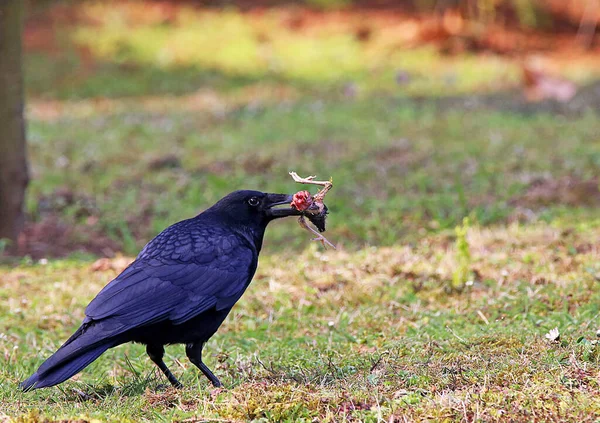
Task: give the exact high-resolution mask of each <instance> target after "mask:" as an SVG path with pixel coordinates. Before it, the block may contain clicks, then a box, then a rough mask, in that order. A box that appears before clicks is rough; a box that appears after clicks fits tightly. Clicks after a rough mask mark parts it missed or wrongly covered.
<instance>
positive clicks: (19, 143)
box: [0, 0, 29, 241]
mask: <svg viewBox="0 0 600 423" xmlns="http://www.w3.org/2000/svg"><path fill="white" fill-rule="evenodd" d="M23 8H24V6H23V0H0V238H8V239H9V240H11V241H16V240H17V237H18V235H19V232H20V231H21V229H22V228H23V221H24V216H23V201H24V198H25V188H26V187H27V183H28V181H29V177H28V171H27V152H26V145H25V119H24V117H23V74H22V69H21V49H22V47H21V32H22V31H21V30H22V19H23Z"/></svg>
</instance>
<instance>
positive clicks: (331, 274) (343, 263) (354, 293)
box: [0, 222, 600, 421]
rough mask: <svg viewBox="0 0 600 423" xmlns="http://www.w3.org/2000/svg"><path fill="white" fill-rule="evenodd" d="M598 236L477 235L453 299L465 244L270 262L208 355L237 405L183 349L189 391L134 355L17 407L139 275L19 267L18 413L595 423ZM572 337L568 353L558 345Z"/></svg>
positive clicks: (10, 338)
mask: <svg viewBox="0 0 600 423" xmlns="http://www.w3.org/2000/svg"><path fill="white" fill-rule="evenodd" d="M289 223H291V222H289ZM598 235H599V233H598V231H597V230H595V231H574V232H572V233H570V234H568V235H565V234H564V233H563V231H562V230H559V229H553V228H550V227H548V226H547V225H545V224H538V225H532V226H527V227H523V226H519V225H511V226H508V227H501V228H494V229H485V228H481V227H475V228H471V229H469V230H468V235H467V239H468V242H469V245H470V248H471V253H472V268H473V269H474V271H475V272H476V274H477V277H476V279H475V281H474V284H473V285H472V286H470V287H468V289H467V290H465V291H463V292H462V293H461V294H450V295H449V294H448V285H449V284H450V283H451V282H450V281H451V279H452V272H453V268H454V266H455V256H454V252H453V250H452V249H451V248H448V245H449V243H451V241H452V240H451V238H449V237H448V236H442V235H437V236H429V237H426V238H425V239H423V242H422V243H420V244H419V245H415V246H413V247H409V246H395V247H390V248H385V247H378V248H371V249H366V250H362V251H358V252H348V251H338V252H322V251H320V250H319V249H317V248H311V249H308V250H306V251H304V252H303V253H302V254H300V255H299V256H286V255H270V256H267V257H265V259H264V260H263V261H262V263H261V267H260V269H259V271H258V274H257V276H256V277H255V280H254V282H253V285H252V286H251V287H250V289H249V290H248V292H247V293H246V295H245V296H244V299H243V300H242V301H241V302H240V304H239V305H238V306H236V308H235V309H234V311H233V312H232V315H231V316H230V317H229V318H228V320H227V322H226V323H225V324H224V326H223V327H222V329H221V330H220V331H219V334H218V335H217V336H215V337H214V338H213V339H212V340H211V341H210V342H209V343H208V345H207V348H206V352H207V354H206V355H207V360H208V362H209V363H210V365H211V366H212V367H213V368H215V369H216V371H217V373H218V375H219V377H221V378H222V380H223V382H224V383H225V385H226V386H227V387H228V389H226V390H223V391H214V390H213V389H212V388H211V387H209V386H208V385H207V382H206V381H205V380H204V378H203V376H201V375H199V373H198V371H197V370H196V369H195V368H194V367H193V366H191V365H190V364H189V363H188V362H187V360H186V359H185V358H184V353H183V349H182V348H181V347H170V348H169V349H168V362H169V365H170V366H171V367H172V368H173V369H174V370H175V372H176V374H177V375H178V376H181V379H182V380H183V382H184V383H185V384H186V388H185V389H183V390H181V391H174V390H171V389H169V390H166V391H157V386H158V385H159V384H161V383H164V382H165V381H164V380H162V377H161V376H160V375H159V374H158V373H157V371H156V370H155V369H154V367H153V365H152V363H151V362H150V361H149V360H148V359H147V358H146V357H145V353H144V350H143V348H142V347H141V346H137V345H127V346H122V347H119V348H117V349H115V350H111V351H109V352H108V353H106V354H105V355H104V356H103V357H102V358H101V359H99V360H98V361H97V362H96V363H94V364H93V365H92V366H90V367H89V368H88V369H87V370H85V371H84V372H82V373H81V374H80V375H79V376H77V377H76V378H75V380H73V381H69V382H67V383H65V384H63V385H61V387H60V388H55V389H53V390H42V391H39V392H34V393H27V394H23V393H20V392H18V390H17V389H16V383H17V382H18V381H19V380H22V379H23V378H24V377H26V376H27V375H28V374H29V373H31V372H32V371H33V370H34V369H35V368H36V366H37V365H38V364H39V362H40V361H41V360H42V359H43V358H44V357H46V356H47V355H48V354H50V353H51V352H52V351H54V350H55V349H56V348H57V347H58V346H59V344H60V343H61V341H62V340H63V339H65V338H66V337H67V336H68V335H69V333H70V332H71V331H72V330H73V329H74V328H75V327H76V326H77V324H78V322H79V320H80V319H81V318H82V317H83V315H82V313H83V309H84V306H85V305H86V303H87V301H88V300H89V299H90V298H91V297H92V296H93V295H94V293H95V292H96V291H97V290H98V289H100V288H101V287H102V286H103V284H104V283H105V282H106V281H107V280H109V279H110V278H111V277H114V276H115V275H116V274H117V272H118V269H119V268H120V267H122V266H123V265H124V264H123V262H122V261H116V262H115V263H116V267H117V269H116V270H114V269H109V270H105V271H96V272H94V271H91V269H90V263H86V262H81V261H69V260H66V261H65V260H59V261H50V262H48V264H35V265H29V266H20V267H18V268H13V269H9V268H5V269H4V270H3V272H4V280H5V283H4V285H3V288H2V290H1V291H0V297H1V298H2V302H1V304H2V313H1V314H0V315H1V316H2V318H1V319H2V320H1V321H0V325H1V326H3V327H5V328H8V327H11V328H12V329H10V330H9V331H8V332H4V336H3V337H2V339H1V341H0V342H1V344H0V348H1V349H2V350H3V351H4V356H5V357H6V360H7V365H6V366H3V368H2V370H1V371H0V372H1V373H2V378H3V380H5V383H4V386H3V389H0V402H1V403H2V404H3V406H2V407H3V410H2V412H3V413H5V414H7V415H13V416H16V415H25V416H29V417H27V418H29V419H30V421H36V420H35V419H36V418H37V417H36V414H35V413H36V412H37V413H41V414H43V415H44V416H47V417H50V418H55V419H63V418H67V417H68V418H76V417H78V416H85V418H87V419H99V420H112V421H114V420H119V419H122V420H123V421H128V420H134V421H140V420H151V421H156V420H159V421H172V420H178V421H181V420H186V419H200V420H201V419H207V420H211V419H217V420H218V419H223V420H227V421H230V420H232V421H247V420H253V419H259V420H260V419H266V420H276V421H303V420H305V421H312V420H314V419H317V420H319V421H340V420H360V421H378V420H379V419H383V420H384V421H389V420H390V416H396V418H397V419H399V420H401V419H403V418H404V419H407V420H417V419H422V418H429V419H434V420H443V419H448V421H460V420H463V419H465V418H466V419H467V420H469V421H471V420H480V421H489V420H494V419H497V418H503V419H506V420H522V419H529V418H534V416H535V418H538V419H541V420H547V419H560V420H561V421H577V420H582V419H583V420H584V421H587V420H590V418H589V417H590V416H592V415H594V414H596V413H598V412H599V411H600V410H599V409H598V402H597V401H596V400H595V398H596V396H597V395H598V393H599V386H598V381H597V373H598V357H599V355H598V352H599V351H598V347H597V345H596V340H595V339H596V337H595V334H596V320H597V316H598V314H599V313H600V308H599V306H598V304H600V298H599V297H598V292H597V284H598V274H599V272H600V268H599V267H598V250H597V249H596V248H595V247H593V244H592V243H593V242H594V240H595V239H597V236H598ZM590 245H591V248H590ZM586 246H587V247H586ZM574 251H581V252H580V253H574ZM17 322H18V324H16V323H17ZM555 327H557V328H558V329H559V331H560V334H561V337H560V340H559V341H556V342H553V341H550V340H547V339H545V334H546V333H548V332H549V331H550V330H551V329H553V328H555ZM77 392H84V393H85V395H86V397H85V398H86V399H84V398H83V397H81V396H80V394H78V393H77ZM36 410H38V411H36ZM23 421H27V420H23ZM590 421H591V420H590Z"/></svg>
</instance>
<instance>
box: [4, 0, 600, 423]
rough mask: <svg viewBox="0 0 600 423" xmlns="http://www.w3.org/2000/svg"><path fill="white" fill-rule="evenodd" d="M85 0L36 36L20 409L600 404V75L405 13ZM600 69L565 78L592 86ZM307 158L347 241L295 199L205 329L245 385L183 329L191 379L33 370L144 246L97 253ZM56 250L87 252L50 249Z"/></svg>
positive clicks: (569, 417) (51, 414)
mask: <svg viewBox="0 0 600 423" xmlns="http://www.w3.org/2000/svg"><path fill="white" fill-rule="evenodd" d="M86 4H87V5H86V6H83V7H81V8H77V9H69V10H71V11H72V10H75V11H76V13H75V17H76V19H75V18H73V14H65V13H59V14H58V15H59V16H60V17H59V18H56V19H59V21H58V22H59V23H60V25H59V24H55V25H50V26H49V28H50V29H48V25H47V22H46V23H45V25H46V26H44V25H41V24H39V25H30V27H31V28H33V29H32V30H31V31H30V36H29V38H27V40H28V43H29V44H30V50H29V51H30V52H29V53H28V55H27V57H26V75H27V81H28V99H29V103H28V117H29V128H28V136H29V146H30V155H31V170H32V176H33V178H34V179H33V181H32V184H31V187H30V190H29V197H28V204H27V208H28V213H29V217H30V222H31V223H30V224H29V227H28V231H27V232H26V234H27V239H28V241H27V242H28V244H27V251H28V252H29V254H30V256H29V257H28V258H25V259H23V260H21V261H18V262H15V261H12V262H9V263H7V264H5V265H4V266H3V267H0V276H1V278H0V279H1V284H0V299H1V301H0V352H3V357H4V360H5V362H4V365H3V366H1V369H0V374H1V378H0V380H2V382H0V419H11V418H12V419H18V420H19V421H23V422H37V421H43V420H44V418H48V419H50V420H52V419H67V420H77V419H80V418H82V419H99V420H107V421H108V420H110V421H115V420H123V421H139V420H147V421H171V420H179V421H182V420H184V421H190V422H191V421H203V420H208V421H213V420H216V421H247V420H257V421H302V420H305V421H344V420H347V421H415V420H427V419H429V420H433V421H438V420H440V421H443V420H446V421H475V420H479V421H492V420H497V419H504V420H507V421H510V420H512V421H515V420H538V421H543V420H554V421H593V417H592V416H594V415H598V414H600V402H598V400H597V398H598V394H599V390H600V387H599V383H598V381H599V380H600V379H599V378H600V367H599V365H598V354H599V351H598V349H597V346H596V329H597V328H598V314H599V313H600V309H599V304H600V302H599V301H598V300H599V298H598V286H597V285H598V280H600V267H599V265H598V262H599V261H598V258H599V255H600V252H599V250H598V248H597V246H596V243H597V239H598V235H599V232H600V229H599V227H600V219H599V217H598V214H597V212H596V210H595V207H597V206H598V205H599V204H600V191H599V189H598V183H599V181H598V179H597V177H596V175H597V174H598V167H599V166H600V155H599V154H598V147H599V146H600V139H599V138H598V134H600V123H599V122H600V120H598V115H597V112H594V111H593V110H594V108H596V105H597V104H598V103H597V101H598V98H599V97H600V95H597V94H595V93H594V90H595V89H596V90H597V87H596V86H594V85H590V86H589V88H586V89H582V90H581V93H580V94H578V96H577V97H576V98H575V99H574V100H573V101H572V102H571V103H569V104H566V105H563V104H554V103H546V104H540V105H528V104H526V103H525V102H524V101H523V100H522V99H521V97H520V95H519V94H518V93H515V87H516V86H517V83H518V82H517V77H518V63H516V62H515V61H513V60H511V59H507V58H503V57H496V56H490V55H484V56H466V57H459V58H446V57H444V56H441V55H440V54H439V53H437V52H436V50H435V49H432V48H430V47H422V46H421V47H414V48H411V49H408V48H392V47H393V46H396V47H397V46H398V45H399V44H398V43H402V42H405V41H402V40H401V39H398V37H399V35H398V34H397V33H392V32H391V29H390V28H388V27H385V26H382V27H381V28H382V29H381V31H380V32H375V33H374V34H372V35H371V37H370V38H369V40H368V41H359V40H357V39H356V37H355V36H352V35H351V34H352V31H351V30H350V29H349V28H354V27H353V26H352V25H357V23H356V22H359V23H360V19H359V18H356V19H357V20H356V21H353V20H352V19H349V18H348V17H345V18H344V19H342V20H337V21H335V20H333V21H331V22H330V21H325V22H322V23H323V25H321V26H319V27H314V28H313V27H311V26H308V27H306V26H303V27H302V29H301V30H298V29H297V28H296V26H297V24H296V23H294V22H295V21H294V17H293V16H292V17H290V12H289V10H288V11H280V12H269V13H264V14H260V15H251V16H249V15H244V14H241V13H238V12H235V11H234V10H229V11H226V12H223V13H217V12H215V11H212V12H205V11H204V12H202V11H198V10H195V9H190V8H181V9H175V11H174V12H172V13H171V12H169V13H170V14H169V13H167V14H166V15H167V16H171V17H169V18H168V19H166V18H165V13H166V12H165V11H164V10H163V11H162V12H160V13H159V12H152V11H155V9H153V8H149V9H144V10H146V12H144V13H142V12H141V10H142V9H140V8H139V7H138V6H136V4H137V3H135V2H131V3H125V6H122V7H120V8H119V7H114V5H113V6H111V7H107V6H102V4H101V3H96V4H91V5H90V3H86ZM153 13H154V14H153ZM46 15H52V11H46V12H45V15H44V16H46ZM65 16H68V17H69V19H70V20H69V21H68V22H62V21H60V19H66V18H65ZM38 19H40V20H39V21H38V23H40V22H41V23H44V22H45V21H44V20H43V19H41V18H39V17H38ZM129 24H135V25H134V27H133V28H131V29H128V28H129V27H128V25H129ZM382 25H383V24H382ZM224 27H226V28H228V30H227V31H216V29H215V28H224ZM31 28H30V29H31ZM40 28H41V29H40ZM44 28H45V29H44ZM40 34H42V35H40ZM218 34H220V35H218ZM349 34H350V35H349ZM219 37H221V38H219ZM223 37H225V38H223ZM395 37H396V38H395ZM400 38H401V37H400ZM198 40H201V41H202V42H201V43H200V42H199V41H198ZM40 43H41V44H40ZM44 43H45V44H44ZM195 43H198V45H196V44H195ZM217 43H222V45H224V46H225V47H224V48H223V49H215V48H214V47H211V46H214V45H216V44H217ZM234 46H235V48H234ZM292 53H293V54H292ZM340 58H341V59H340ZM593 68H594V67H593V66H587V67H586V63H583V62H581V63H580V62H575V64H571V65H570V67H567V68H565V69H564V72H565V73H564V75H565V76H568V77H570V78H572V79H574V80H577V81H579V83H587V82H588V81H589V80H590V79H591V78H592V77H593V76H594V73H593ZM497 89H502V90H505V91H504V92H502V93H497V92H495V91H494V90H497ZM596 109H597V108H596ZM289 170H296V171H297V172H299V173H300V174H313V173H316V174H318V175H319V176H321V177H329V176H332V177H333V179H334V183H335V188H334V190H333V191H332V193H331V194H330V195H329V196H328V199H329V202H328V205H329V207H330V210H331V216H330V219H329V220H330V221H329V231H328V234H329V235H328V237H329V238H330V239H331V240H332V241H333V242H334V243H336V244H338V245H339V247H340V248H339V250H338V251H328V252H323V251H322V250H321V249H320V248H316V246H314V245H313V246H311V247H308V248H307V245H308V244H309V241H308V237H307V235H306V234H305V233H304V232H303V231H301V229H300V228H298V227H297V225H296V223H295V222H294V221H292V220H290V221H287V222H277V223H276V224H274V225H273V227H271V228H269V233H268V235H267V239H266V245H265V249H264V253H263V257H262V261H261V266H260V269H259V272H258V274H257V276H256V278H255V281H254V283H253V285H252V286H251V288H250V289H249V291H248V292H247V294H246V295H245V296H244V298H243V299H242V301H241V302H240V304H239V305H238V306H236V308H235V309H234V311H233V312H232V315H231V316H230V318H229V319H228V320H227V321H226V323H225V324H224V326H223V327H222V328H221V330H220V331H219V333H218V335H217V336H215V338H214V339H212V340H211V341H210V342H209V344H208V345H207V349H206V357H207V361H208V363H209V365H210V366H211V367H212V368H213V369H215V371H216V373H217V374H218V376H219V377H220V378H221V379H222V380H223V382H224V383H225V385H226V387H227V389H226V390H223V391H214V390H213V389H212V388H211V387H209V386H208V385H207V383H206V381H205V380H204V379H203V377H201V376H199V375H198V372H197V370H196V369H195V368H193V366H191V365H190V364H189V362H188V361H187V359H185V356H184V352H183V349H182V348H181V347H176V346H175V347H171V348H169V349H168V351H167V352H168V354H169V356H168V357H167V361H168V364H169V365H170V366H171V367H172V369H173V370H174V371H175V373H176V374H177V375H178V376H181V379H182V381H183V382H184V383H185V384H186V386H187V387H186V388H185V389H184V390H181V391H174V390H166V391H161V390H158V389H157V387H158V385H160V384H161V383H164V382H165V381H164V380H163V379H162V378H161V377H160V375H158V374H157V372H156V370H155V369H154V367H153V365H152V364H151V363H150V361H149V360H148V359H147V358H146V357H145V354H144V352H143V348H141V347H140V346H135V345H127V346H122V347H119V348H117V349H115V350H111V351H109V352H108V353H106V354H105V355H104V356H102V358H100V359H99V360H98V361H97V362H96V363H94V364H93V365H92V366H90V367H89V368H88V369H86V370H85V371H84V372H82V373H81V374H80V375H78V376H77V377H76V378H74V380H72V381H69V382H67V383H65V384H63V385H61V386H60V387H58V388H53V389H49V390H42V391H40V392H34V393H28V394H23V393H20V392H18V389H17V383H18V381H20V380H23V379H24V378H25V377H26V376H28V375H29V374H30V373H31V372H32V371H34V370H35V368H36V366H37V365H39V364H40V363H41V361H42V360H43V359H44V358H45V357H47V356H48V355H49V354H50V353H51V352H53V351H54V350H55V349H56V348H57V347H58V346H59V345H60V344H61V342H63V341H64V340H65V339H66V338H67V337H68V335H69V334H70V333H71V332H72V331H73V330H74V329H75V328H76V327H77V325H78V323H79V322H80V320H81V318H82V317H83V310H84V307H85V305H86V304H87V303H88V302H89V300H90V299H91V298H92V297H93V296H94V294H95V293H96V292H97V291H98V290H99V289H100V288H101V287H102V286H103V285H105V284H106V283H107V282H108V281H109V280H110V279H111V278H112V277H114V276H115V275H116V274H117V273H118V271H119V270H120V269H122V268H123V266H124V265H125V263H126V262H127V259H126V258H117V259H114V260H113V261H110V262H107V263H105V265H104V266H94V265H93V263H94V260H95V259H96V258H97V255H106V254H108V255H112V254H114V253H115V252H118V251H121V252H124V253H125V255H126V256H131V255H134V254H135V253H136V252H137V251H138V250H139V248H140V247H141V246H142V245H143V244H144V243H145V242H146V241H147V240H148V239H149V238H150V237H152V236H153V235H154V234H156V233H157V232H158V231H160V230H161V229H163V228H164V227H166V226H167V225H169V224H171V223H173V222H175V221H177V220H180V219H183V218H187V217H189V216H192V215H194V214H196V213H198V212H199V211H200V210H202V209H203V208H205V207H206V206H208V205H210V204H211V203H213V202H214V201H215V200H217V199H218V198H220V197H221V196H222V195H224V194H226V193H227V192H229V191H231V190H233V189H238V188H256V189H262V190H266V191H272V192H278V191H280V192H294V191H295V190H297V189H298V187H297V186H294V184H293V182H291V179H289V178H288V176H287V172H288V171H289ZM467 216H468V217H469V221H470V224H467V225H466V226H463V223H462V222H463V218H464V217H467ZM455 228H458V230H457V231H455ZM464 234H466V235H464ZM78 246H81V247H82V248H78ZM283 247H285V248H283ZM282 251H284V252H282ZM91 253H94V254H91ZM51 256H63V257H64V256H66V258H61V259H52V258H50V259H49V260H42V261H39V259H40V258H46V257H51ZM106 264H108V265H106ZM94 269H95V270H94ZM553 328H558V329H559V332H560V339H558V340H555V341H552V340H550V339H547V338H546V337H545V335H546V334H547V333H548V332H549V331H550V330H551V329H553Z"/></svg>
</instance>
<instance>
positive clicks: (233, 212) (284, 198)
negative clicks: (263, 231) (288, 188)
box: [207, 190, 301, 228]
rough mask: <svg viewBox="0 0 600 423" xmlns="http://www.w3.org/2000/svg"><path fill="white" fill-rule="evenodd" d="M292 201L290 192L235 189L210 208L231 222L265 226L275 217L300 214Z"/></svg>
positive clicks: (212, 211)
mask: <svg viewBox="0 0 600 423" xmlns="http://www.w3.org/2000/svg"><path fill="white" fill-rule="evenodd" d="M291 201H292V196H291V195H288V194H267V193H264V192H260V191H247V190H246V191H234V192H232V193H231V194H229V195H227V196H226V197H224V198H222V199H221V200H219V201H218V202H217V203H216V204H215V205H214V206H212V207H211V208H210V209H209V210H210V212H211V213H217V214H218V215H219V216H220V217H221V218H223V219H225V220H227V221H228V222H231V223H240V224H242V225H245V226H250V227H255V228H264V227H266V226H267V224H268V223H269V222H270V221H272V220H274V219H278V218H280V217H287V216H300V214H301V212H299V211H298V210H296V209H294V208H292V207H291V206H290V203H291ZM207 211H208V210H207Z"/></svg>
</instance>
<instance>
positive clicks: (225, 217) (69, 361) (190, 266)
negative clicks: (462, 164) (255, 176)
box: [21, 191, 300, 390]
mask: <svg viewBox="0 0 600 423" xmlns="http://www.w3.org/2000/svg"><path fill="white" fill-rule="evenodd" d="M291 198H292V197H291V196H288V195H284V194H265V193H262V192H258V191H236V192H233V193H231V194H229V195H228V196H226V197H225V198H223V199H222V200H220V201H219V202H218V203H217V204H215V205H214V206H213V207H211V208H210V209H208V210H206V211H205V212H203V213H201V214H200V215H198V216H196V217H195V218H192V219H188V220H184V221H182V222H179V223H176V224H174V225H172V226H170V227H169V228H167V229H165V230H164V231H163V232H161V233H160V234H159V235H157V236H156V237H155V238H154V239H153V240H152V241H150V242H149V243H148V244H147V245H146V246H145V247H144V249H143V250H142V251H141V252H140V254H139V255H138V257H137V258H136V260H135V261H134V262H133V263H132V264H131V265H129V267H127V269H125V270H124V271H123V272H122V273H121V274H120V275H119V276H117V277H116V278H115V279H114V280H113V281H111V282H110V283H109V284H108V285H106V287H104V289H102V290H101V291H100V293H99V294H98V295H97V296H96V298H94V299H93V300H92V301H91V302H90V304H89V305H88V306H87V308H86V311H85V314H86V317H85V319H84V320H83V322H82V325H81V327H80V328H79V329H78V330H77V331H76V332H75V333H74V334H73V335H72V336H71V338H69V340H67V341H66V342H65V344H64V345H63V346H61V347H60V348H59V349H58V351H56V353H54V354H53V355H52V356H51V357H50V358H48V359H47V360H46V361H45V362H44V363H43V364H42V365H41V366H40V368H39V369H38V370H37V371H36V372H35V373H34V374H33V375H32V376H31V377H30V378H29V379H27V380H26V381H24V382H23V383H22V384H21V387H22V388H23V389H25V390H29V389H36V388H42V387H47V386H53V385H56V384H58V383H61V382H63V381H64V380H66V379H68V378H70V377H71V376H73V375H74V374H75V373H77V372H79V371H80V370H82V369H83V368H85V367H86V366H87V365H89V364H90V363H91V362H92V361H94V360H95V359H96V358H97V357H99V356H100V355H101V354H102V353H103V352H104V351H106V350H107V349H108V348H112V347H114V346H117V345H120V344H123V343H125V342H130V341H133V342H140V343H143V344H146V345H147V352H148V355H149V356H150V358H151V359H152V360H153V361H154V362H155V363H156V364H157V365H158V366H159V368H160V369H161V370H162V371H163V373H165V375H166V376H167V378H168V379H169V381H170V382H171V383H172V384H173V385H175V386H180V383H179V382H178V381H177V379H176V378H175V377H174V376H173V375H172V374H171V372H170V371H169V370H168V368H167V367H166V365H165V364H164V362H163V361H162V356H163V354H164V345H167V344H175V343H184V344H186V353H187V355H188V357H189V358H190V360H191V361H192V362H193V363H194V364H195V365H196V366H197V367H198V368H200V370H201V371H202V372H203V373H204V374H205V375H206V376H207V377H208V378H209V380H210V381H211V382H212V383H213V384H214V385H215V386H220V382H219V380H218V379H217V378H216V376H215V375H214V374H213V373H212V372H211V371H210V370H209V369H208V367H206V365H204V363H203V362H202V356H201V354H202V346H203V344H204V343H205V342H206V341H207V340H208V339H209V338H210V337H211V336H212V335H214V333H215V332H216V331H217V329H218V328H219V326H220V325H221V323H222V322H223V320H224V319H225V318H226V317H227V314H228V313H229V311H230V310H231V308H232V307H233V305H234V304H235V303H236V302H237V301H238V300H239V299H240V297H241V296H242V294H243V293H244V291H245V290H246V288H247V287H248V285H249V284H250V281H251V280H252V277H253V276H254V272H255V271H256V267H257V264H258V255H259V252H260V249H261V246H262V241H263V236H264V231H265V229H266V227H267V224H268V223H269V222H270V221H272V220H273V219H276V218H279V217H285V216H291V215H299V214H300V213H299V212H297V211H296V210H294V209H292V208H291V207H289V206H288V207H286V208H274V206H277V205H283V204H286V203H289V202H290V201H291Z"/></svg>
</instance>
